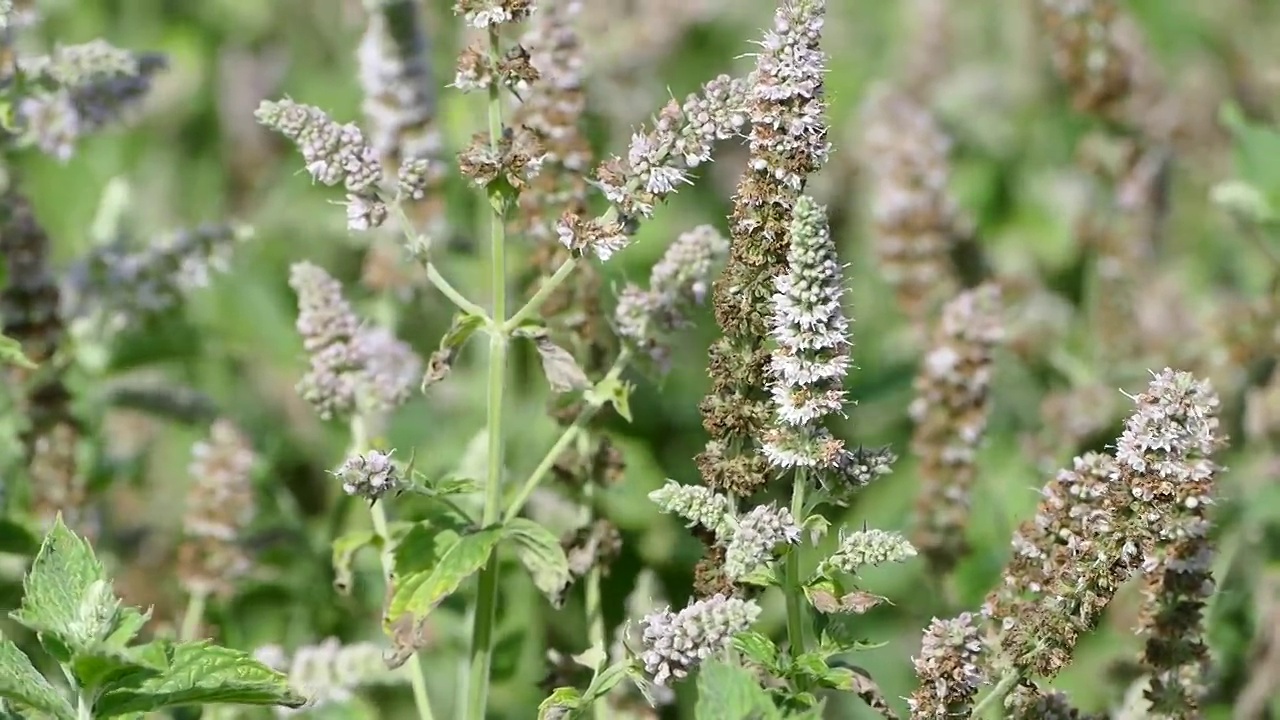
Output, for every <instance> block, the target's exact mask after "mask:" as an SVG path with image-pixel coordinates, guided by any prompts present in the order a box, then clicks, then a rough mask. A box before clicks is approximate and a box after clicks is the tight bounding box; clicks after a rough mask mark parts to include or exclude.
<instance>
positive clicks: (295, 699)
mask: <svg viewBox="0 0 1280 720" xmlns="http://www.w3.org/2000/svg"><path fill="white" fill-rule="evenodd" d="M147 650H149V651H150V652H149V653H148V654H149V655H151V656H153V657H156V658H157V659H160V658H162V659H163V661H164V662H163V667H164V670H163V671H162V672H161V673H160V674H159V675H157V676H155V677H152V678H148V679H146V680H144V681H143V682H141V683H139V684H137V685H135V686H133V687H122V688H118V689H113V690H111V691H109V692H107V693H104V694H103V695H102V697H101V698H100V699H99V700H98V702H97V703H96V704H95V705H94V717H99V718H106V717H116V716H118V715H124V714H126V713H140V712H148V711H152V710H159V709H161V708H166V707H174V706H178V705H197V704H208V703H221V704H230V705H282V706H285V707H300V706H302V705H303V703H305V702H306V699H305V698H303V697H301V696H299V695H298V694H297V693H295V692H294V691H293V690H291V689H290V688H289V683H288V678H287V677H286V676H285V675H283V674H282V673H279V672H276V671H275V670H272V669H271V668H268V667H267V666H266V665H263V664H262V663H260V662H258V661H257V660H255V659H253V657H252V656H250V655H248V654H247V653H244V652H241V651H239V650H232V649H230V648H224V647H218V646H216V645H213V644H211V643H209V642H208V641H205V640H201V641H197V642H189V643H181V644H177V645H173V644H169V643H152V644H151V645H150V646H149V647H148V648H147Z"/></svg>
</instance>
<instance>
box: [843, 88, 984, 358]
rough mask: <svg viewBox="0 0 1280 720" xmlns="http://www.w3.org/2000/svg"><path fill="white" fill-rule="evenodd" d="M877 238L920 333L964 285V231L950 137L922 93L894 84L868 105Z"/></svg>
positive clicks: (867, 149) (883, 262)
mask: <svg viewBox="0 0 1280 720" xmlns="http://www.w3.org/2000/svg"><path fill="white" fill-rule="evenodd" d="M863 118H864V122H865V129H864V130H863V133H864V137H863V153H864V163H865V164H866V166H867V169H868V170H869V173H868V174H869V177H870V179H871V185H870V187H869V193H870V197H871V201H870V202H871V221H872V226H873V232H872V236H873V238H874V241H875V248H876V254H877V255H878V257H879V259H880V267H881V268H882V269H883V271H884V275H885V279H886V280H887V281H888V282H889V284H890V285H891V286H892V287H893V289H894V293H895V294H896V296H897V299H898V304H899V305H900V306H901V307H902V309H903V311H904V312H905V313H906V315H907V317H908V318H909V319H910V320H911V322H912V324H913V326H914V328H915V330H916V332H917V334H920V335H922V336H923V335H924V334H925V328H926V327H927V324H928V319H929V318H931V317H933V316H934V312H935V310H936V309H937V308H938V306H939V305H940V304H941V303H942V302H944V301H945V300H946V299H948V298H950V297H954V296H955V294H956V292H957V290H958V289H959V287H960V282H959V278H958V277H957V276H956V273H955V270H954V268H953V267H952V264H951V253H952V252H953V250H954V248H955V246H956V243H957V241H958V239H959V238H960V237H961V236H962V235H963V234H964V233H965V232H966V230H967V220H966V219H965V218H964V217H963V215H962V214H961V212H960V209H959V207H958V206H957V205H956V201H955V198H954V197H953V196H952V195H951V193H950V192H949V191H948V189H947V183H948V182H949V180H950V176H951V161H950V153H951V139H950V138H949V137H947V135H946V134H944V133H943V132H942V129H941V128H940V127H939V126H938V122H937V120H936V119H935V118H934V116H933V114H932V113H931V112H930V111H929V109H928V108H927V107H926V106H925V105H924V104H923V103H922V102H921V100H920V99H919V98H916V97H913V96H912V95H909V94H907V93H905V92H902V91H900V90H897V89H895V88H890V87H880V88H876V89H875V90H873V91H872V93H871V94H870V96H869V97H868V99H867V101H866V102H865V103H864V109H863Z"/></svg>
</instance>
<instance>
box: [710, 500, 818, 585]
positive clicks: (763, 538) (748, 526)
mask: <svg viewBox="0 0 1280 720" xmlns="http://www.w3.org/2000/svg"><path fill="white" fill-rule="evenodd" d="M798 542H800V528H799V527H798V526H797V525H796V520H795V517H794V516H792V514H791V511H790V510H788V509H786V508H778V507H777V506H775V505H757V506H755V507H754V508H751V511H750V512H748V513H747V514H746V515H744V516H743V517H742V518H741V519H739V520H738V521H737V527H735V528H734V529H733V534H732V537H731V538H730V540H729V542H728V543H727V544H726V546H725V552H724V568H723V569H724V572H725V574H726V575H728V576H729V578H730V579H733V580H738V579H741V578H743V577H746V576H747V575H750V574H751V573H752V572H754V571H755V570H757V569H759V568H762V567H764V566H765V565H767V564H768V563H770V562H771V561H772V560H773V557H774V551H775V550H776V549H777V547H778V546H779V545H783V544H789V545H794V544H796V543H798Z"/></svg>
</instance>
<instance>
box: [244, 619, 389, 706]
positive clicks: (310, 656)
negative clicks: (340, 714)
mask: <svg viewBox="0 0 1280 720" xmlns="http://www.w3.org/2000/svg"><path fill="white" fill-rule="evenodd" d="M254 657H255V658H256V659H257V660H258V661H259V662H261V663H262V664H264V665H266V666H267V667H270V668H272V669H273V670H277V671H279V672H282V673H284V674H285V675H287V676H288V677H289V684H290V685H291V686H293V687H294V688H295V689H297V690H298V692H300V693H302V695H304V696H305V697H306V698H307V704H306V705H305V706H303V707H302V708H299V709H297V710H289V709H287V708H277V709H276V715H277V717H288V716H291V715H294V714H298V713H304V712H308V711H310V710H315V709H317V708H322V707H325V706H330V705H338V704H341V703H344V702H348V701H350V700H351V699H352V698H353V697H355V692H356V691H357V690H360V689H362V688H366V687H375V686H384V685H399V684H403V683H404V682H406V677H407V676H406V675H405V673H403V672H401V671H398V670H388V669H387V664H386V661H385V660H384V657H385V651H384V650H383V649H382V648H381V647H379V646H378V645H375V644H374V643H371V642H358V643H352V644H349V645H344V644H343V643H342V641H340V640H338V639H337V638H333V637H331V638H326V639H325V640H324V641H323V642H321V643H320V644H318V645H307V646H304V647H300V648H298V649H297V650H295V651H294V652H293V654H292V656H291V655H290V654H289V653H288V652H287V651H286V650H285V649H284V648H282V647H280V646H279V645H265V646H263V647H260V648H258V649H257V650H256V651H254Z"/></svg>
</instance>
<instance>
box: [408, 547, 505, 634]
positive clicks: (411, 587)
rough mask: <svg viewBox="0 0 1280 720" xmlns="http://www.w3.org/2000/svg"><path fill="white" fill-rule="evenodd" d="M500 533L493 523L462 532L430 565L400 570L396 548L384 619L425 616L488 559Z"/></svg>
mask: <svg viewBox="0 0 1280 720" xmlns="http://www.w3.org/2000/svg"><path fill="white" fill-rule="evenodd" d="M504 533H505V529H504V528H503V527H501V526H495V527H489V528H485V529H483V530H477V531H475V532H472V533H469V534H466V535H462V536H461V537H459V538H457V539H456V540H455V541H454V542H452V543H450V544H449V545H448V547H447V548H446V549H445V550H444V552H443V554H441V555H440V556H439V559H438V560H435V559H434V558H430V559H429V560H428V561H429V562H430V567H427V568H423V569H416V568H415V569H408V571H407V572H404V573H401V572H400V567H401V562H400V560H401V558H402V553H401V552H400V548H397V549H396V560H397V562H396V566H397V574H396V577H395V578H394V580H393V587H392V592H391V599H390V601H389V602H388V603H387V609H386V614H385V618H384V619H385V620H387V621H395V620H396V619H397V618H399V617H400V616H401V615H404V614H406V613H408V614H410V615H412V616H413V618H414V619H415V621H416V620H421V619H422V618H425V617H426V616H427V615H428V614H430V613H431V611H432V610H434V609H435V608H436V606H437V605H439V604H440V601H442V600H444V599H445V598H446V597H448V596H449V595H452V594H453V593H454V592H456V591H457V589H458V587H459V586H460V585H462V583H463V582H464V581H465V580H466V579H467V578H469V577H471V576H472V575H474V574H475V573H476V572H478V571H479V570H480V568H482V567H484V566H485V563H487V562H489V557H490V556H492V555H493V550H494V548H495V547H497V545H498V542H499V541H501V540H502V537H503V535H504ZM410 534H412V533H410ZM406 539H407V538H406ZM405 560H406V564H407V566H408V568H412V562H413V560H412V558H407V557H406V558H405Z"/></svg>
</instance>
